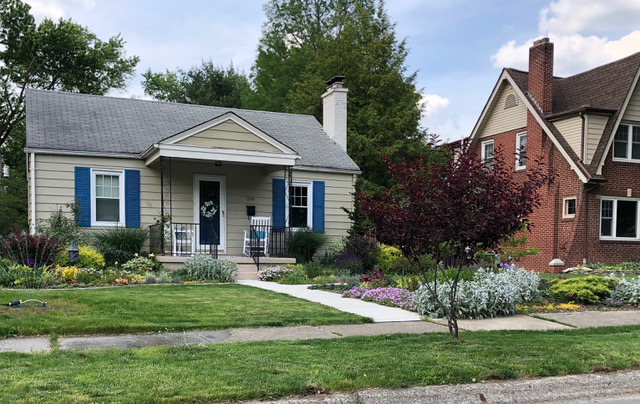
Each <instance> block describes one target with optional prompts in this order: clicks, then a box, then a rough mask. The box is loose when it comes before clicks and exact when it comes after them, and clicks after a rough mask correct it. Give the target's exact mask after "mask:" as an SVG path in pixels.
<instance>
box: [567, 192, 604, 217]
mask: <svg viewBox="0 0 640 404" xmlns="http://www.w3.org/2000/svg"><path fill="white" fill-rule="evenodd" d="M572 199H573V200H574V201H576V212H577V211H578V198H576V197H575V196H567V197H566V198H562V218H563V219H573V218H574V217H576V214H575V213H572V214H569V213H567V207H568V204H567V201H570V200H572ZM600 214H602V208H600Z"/></svg>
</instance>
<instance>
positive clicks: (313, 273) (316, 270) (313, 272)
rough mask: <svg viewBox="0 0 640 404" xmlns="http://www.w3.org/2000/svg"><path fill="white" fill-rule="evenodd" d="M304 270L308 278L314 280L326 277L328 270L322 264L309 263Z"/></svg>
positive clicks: (303, 267) (304, 266)
mask: <svg viewBox="0 0 640 404" xmlns="http://www.w3.org/2000/svg"><path fill="white" fill-rule="evenodd" d="M302 270H303V271H304V274H305V276H306V277H307V278H309V279H313V278H317V277H318V276H322V275H324V274H325V273H326V272H327V270H326V268H325V267H324V266H323V265H322V263H320V262H313V261H312V262H308V263H306V264H304V265H303V266H302Z"/></svg>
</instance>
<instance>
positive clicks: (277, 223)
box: [272, 178, 286, 227]
mask: <svg viewBox="0 0 640 404" xmlns="http://www.w3.org/2000/svg"><path fill="white" fill-rule="evenodd" d="M272 189H273V201H272V206H273V226H274V227H284V226H285V225H286V224H285V214H284V213H285V212H284V210H285V203H284V202H285V201H284V197H285V183H284V180H283V179H280V178H274V179H273V186H272Z"/></svg>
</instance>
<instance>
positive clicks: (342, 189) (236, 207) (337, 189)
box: [36, 155, 354, 255]
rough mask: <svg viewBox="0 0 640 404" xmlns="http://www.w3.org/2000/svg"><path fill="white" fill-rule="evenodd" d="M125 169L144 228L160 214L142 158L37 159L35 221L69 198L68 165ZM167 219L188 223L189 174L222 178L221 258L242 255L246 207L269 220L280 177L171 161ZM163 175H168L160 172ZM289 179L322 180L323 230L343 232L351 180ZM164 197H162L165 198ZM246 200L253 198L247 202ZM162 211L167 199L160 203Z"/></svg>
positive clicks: (155, 178) (272, 171)
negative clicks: (133, 176)
mask: <svg viewBox="0 0 640 404" xmlns="http://www.w3.org/2000/svg"><path fill="white" fill-rule="evenodd" d="M75 166H83V167H92V168H112V169H113V168H130V169H137V170H140V182H141V201H140V204H141V212H140V213H141V223H142V227H143V228H146V227H147V226H149V225H150V224H153V223H154V222H155V219H156V218H158V217H159V215H160V173H159V167H158V166H157V165H156V166H153V167H145V165H144V162H143V161H142V160H133V159H113V158H88V157H68V156H52V155H38V156H37V159H36V172H37V176H36V186H37V188H36V189H37V191H36V192H37V195H36V196H37V198H36V202H37V205H36V213H37V219H38V220H41V219H43V218H45V217H48V216H49V215H50V214H51V212H53V211H55V210H57V209H58V208H59V207H61V206H64V204H65V203H68V202H73V200H74V192H75V191H74V167H75ZM172 173H173V178H172V189H173V195H172V202H173V206H172V215H173V216H172V217H173V221H174V222H183V223H193V222H194V205H193V183H194V175H195V174H200V175H215V176H223V177H224V178H225V180H226V196H227V198H226V199H227V200H226V211H225V215H224V216H225V220H226V224H227V254H229V255H240V254H242V240H243V235H244V230H248V229H249V223H250V219H249V218H248V217H247V215H246V206H247V205H253V206H255V207H256V215H258V216H272V191H271V188H272V180H273V178H284V173H283V171H282V170H281V169H280V168H279V167H265V166H257V165H234V164H226V163H225V164H223V165H222V166H220V167H216V166H215V165H213V164H211V163H203V162H186V161H174V162H173V169H172ZM165 175H168V174H167V173H166V172H165ZM293 178H294V180H295V181H318V180H322V181H325V232H326V234H327V235H329V236H330V237H332V238H335V237H339V236H344V235H346V234H347V230H348V229H349V227H350V225H351V223H350V222H349V219H348V217H347V215H346V213H344V211H343V210H342V207H346V208H348V209H352V208H353V204H352V196H351V192H353V185H354V176H353V175H351V174H338V173H318V172H308V171H301V170H294V173H293ZM167 198H168V196H167ZM248 198H253V200H249V199H248ZM165 203H166V206H167V210H168V209H169V201H168V200H167V201H165Z"/></svg>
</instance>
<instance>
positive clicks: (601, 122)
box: [584, 114, 609, 164]
mask: <svg viewBox="0 0 640 404" xmlns="http://www.w3.org/2000/svg"><path fill="white" fill-rule="evenodd" d="M608 120H609V117H608V116H605V115H595V114H587V115H586V121H585V122H586V126H587V141H586V148H585V149H586V150H585V154H586V155H585V159H584V161H585V164H591V160H592V159H593V155H594V153H595V152H596V148H597V147H598V143H599V142H600V138H602V132H603V131H604V127H605V126H606V125H607V121H608Z"/></svg>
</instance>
